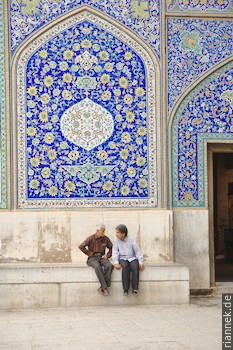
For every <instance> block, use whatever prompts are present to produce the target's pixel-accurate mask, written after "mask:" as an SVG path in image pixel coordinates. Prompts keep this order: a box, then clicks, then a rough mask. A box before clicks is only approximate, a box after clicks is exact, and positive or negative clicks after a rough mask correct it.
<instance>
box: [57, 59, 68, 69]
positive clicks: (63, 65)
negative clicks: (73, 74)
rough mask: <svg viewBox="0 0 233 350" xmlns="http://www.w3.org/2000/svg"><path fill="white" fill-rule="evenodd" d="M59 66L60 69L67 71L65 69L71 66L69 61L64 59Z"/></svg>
mask: <svg viewBox="0 0 233 350" xmlns="http://www.w3.org/2000/svg"><path fill="white" fill-rule="evenodd" d="M59 68H60V70H62V71H65V70H67V69H68V68H69V65H68V63H67V62H65V61H62V62H60V63H59Z"/></svg>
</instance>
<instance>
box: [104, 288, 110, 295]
mask: <svg viewBox="0 0 233 350" xmlns="http://www.w3.org/2000/svg"><path fill="white" fill-rule="evenodd" d="M103 295H105V296H107V295H109V291H108V290H107V288H106V289H104V290H103Z"/></svg>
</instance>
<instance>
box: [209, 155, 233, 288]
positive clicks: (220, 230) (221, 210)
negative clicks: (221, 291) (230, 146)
mask: <svg viewBox="0 0 233 350" xmlns="http://www.w3.org/2000/svg"><path fill="white" fill-rule="evenodd" d="M213 188H214V193H213V202H214V208H213V209H214V223H213V224H214V259H215V281H216V282H232V281H233V153H230V152H229V153H218V152H216V153H213Z"/></svg>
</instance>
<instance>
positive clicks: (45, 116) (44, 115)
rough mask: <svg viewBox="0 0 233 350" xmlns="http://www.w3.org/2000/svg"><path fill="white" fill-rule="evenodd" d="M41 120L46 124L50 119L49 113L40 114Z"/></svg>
mask: <svg viewBox="0 0 233 350" xmlns="http://www.w3.org/2000/svg"><path fill="white" fill-rule="evenodd" d="M39 118H40V120H41V121H42V123H46V122H47V121H48V119H49V116H48V113H47V112H46V111H42V112H40V114H39Z"/></svg>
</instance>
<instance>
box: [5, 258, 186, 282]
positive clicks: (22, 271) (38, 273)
mask: <svg viewBox="0 0 233 350" xmlns="http://www.w3.org/2000/svg"><path fill="white" fill-rule="evenodd" d="M0 271H1V273H0V284H7V283H14V284H16V283H19V284H22V283H27V284H30V283H65V282H66V283H73V282H76V283H81V282H95V281H96V275H95V272H94V269H92V268H90V267H89V266H87V265H81V264H72V263H68V264H36V263H24V264H22V263H21V264H1V265H0ZM140 279H141V280H142V281H148V280H150V281H167V280H168V281H172V280H186V281H188V280H189V271H188V268H187V267H186V266H183V265H181V264H177V263H172V262H170V263H153V264H152V263H151V264H149V263H148V264H145V270H144V271H140ZM112 281H113V282H116V281H117V282H119V281H121V270H113V273H112Z"/></svg>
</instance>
